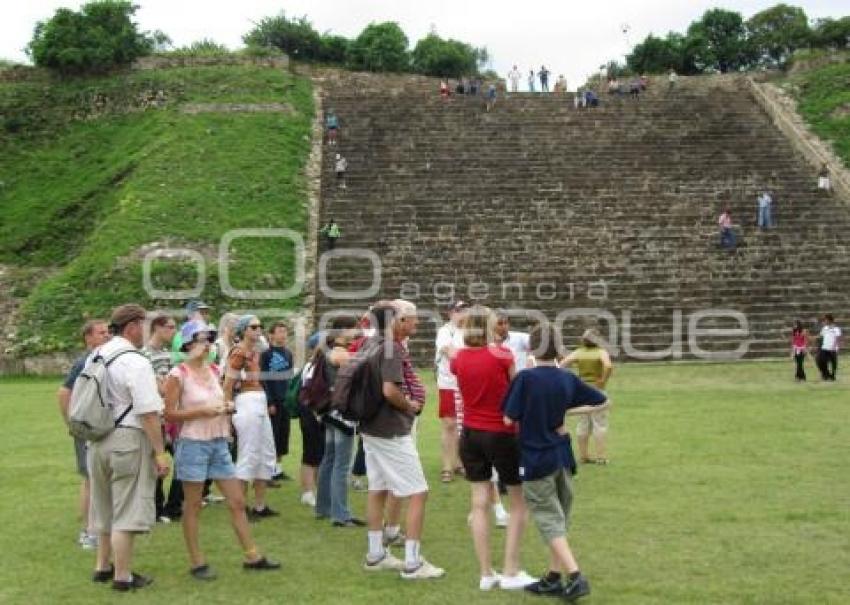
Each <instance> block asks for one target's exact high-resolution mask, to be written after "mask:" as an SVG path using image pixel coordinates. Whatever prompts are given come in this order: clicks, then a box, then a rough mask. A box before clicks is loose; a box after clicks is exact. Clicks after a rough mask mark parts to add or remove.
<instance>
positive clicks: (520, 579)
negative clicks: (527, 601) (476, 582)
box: [499, 571, 537, 590]
mask: <svg viewBox="0 0 850 605" xmlns="http://www.w3.org/2000/svg"><path fill="white" fill-rule="evenodd" d="M536 581H537V578H532V577H531V576H530V575H528V574H527V573H525V572H524V571H520V572H519V573H517V575H515V576H502V581H501V582H499V586H501V587H502V590H522V589H523V588H525V587H526V586H528V585H529V584H534V583H535V582H536Z"/></svg>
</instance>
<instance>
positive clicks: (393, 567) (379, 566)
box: [363, 551, 404, 571]
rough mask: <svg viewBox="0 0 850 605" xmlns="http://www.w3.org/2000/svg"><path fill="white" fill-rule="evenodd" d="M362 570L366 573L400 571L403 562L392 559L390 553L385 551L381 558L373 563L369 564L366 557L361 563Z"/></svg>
mask: <svg viewBox="0 0 850 605" xmlns="http://www.w3.org/2000/svg"><path fill="white" fill-rule="evenodd" d="M363 569H365V570H366V571H402V570H403V569H404V562H403V561H402V560H400V559H398V558H396V557H394V556H393V554H392V553H391V552H390V551H386V552H385V553H384V556H383V557H382V558H380V559H378V560H377V561H374V562H370V561H369V557H368V556H367V557H366V561H365V562H364V563H363Z"/></svg>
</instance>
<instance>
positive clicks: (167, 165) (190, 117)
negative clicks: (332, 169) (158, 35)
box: [0, 66, 313, 354]
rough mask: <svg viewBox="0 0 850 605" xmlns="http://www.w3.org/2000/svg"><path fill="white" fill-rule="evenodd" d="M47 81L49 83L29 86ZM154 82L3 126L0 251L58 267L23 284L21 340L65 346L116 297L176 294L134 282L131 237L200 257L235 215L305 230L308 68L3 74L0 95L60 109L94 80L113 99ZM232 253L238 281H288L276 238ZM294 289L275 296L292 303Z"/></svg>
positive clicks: (181, 267)
mask: <svg viewBox="0 0 850 605" xmlns="http://www.w3.org/2000/svg"><path fill="white" fill-rule="evenodd" d="M45 86H47V92H40V91H42V89H43V88H44V87H45ZM16 87H21V88H16ZM158 90H163V91H165V92H166V97H167V98H168V99H169V101H168V104H167V105H166V107H165V108H163V109H148V110H147V111H135V112H129V113H127V112H121V111H113V112H111V113H110V112H108V111H107V112H105V113H102V114H100V115H98V116H97V117H95V118H93V119H87V120H83V121H79V120H77V121H66V122H63V123H61V124H60V122H59V121H57V120H58V118H55V119H54V118H50V119H51V120H54V122H55V123H54V122H51V124H52V127H53V128H54V129H55V132H56V135H55V136H53V137H50V138H45V137H44V136H42V135H40V134H39V132H38V130H37V129H35V130H33V129H28V130H25V131H24V132H19V133H16V134H13V135H10V136H7V137H6V139H4V141H3V142H4V147H5V148H8V153H6V152H5V151H6V150H5V149H4V154H3V156H2V158H0V174H3V175H4V176H3V179H2V180H3V184H2V187H0V197H1V198H2V207H3V209H4V212H3V213H2V215H0V262H3V263H7V264H11V265H13V266H15V265H17V266H31V267H56V266H59V267H60V268H61V270H60V271H58V273H56V274H55V275H53V276H51V277H50V278H48V279H46V280H44V281H42V282H41V283H38V284H37V285H36V286H35V287H34V288H33V289H32V290H31V291H30V292H29V293H28V294H29V295H28V297H27V299H26V301H25V303H24V305H23V307H22V312H21V313H22V315H21V321H20V327H19V333H18V336H17V343H16V350H17V351H18V352H19V353H24V354H31V353H38V352H47V351H53V350H67V349H68V348H72V347H73V346H74V345H75V336H74V332H75V331H76V330H77V328H78V326H79V324H80V322H81V320H82V319H83V318H84V317H86V316H98V315H103V314H104V313H106V312H107V311H108V309H109V308H111V307H112V306H114V305H115V304H119V303H122V302H126V301H138V302H141V303H143V304H149V305H153V304H157V303H159V304H162V305H163V306H169V305H172V306H178V305H179V304H180V303H181V301H157V300H151V299H150V297H149V296H148V295H147V293H146V291H145V289H144V288H143V283H142V270H141V259H142V255H141V254H140V253H139V249H140V248H141V247H142V246H144V245H146V244H150V243H152V242H160V243H162V244H165V245H168V246H171V247H184V248H191V249H194V250H197V251H199V252H202V253H204V254H205V256H206V257H207V258H208V260H210V259H212V258H213V257H214V256H215V254H216V252H217V246H218V243H219V240H220V238H221V236H222V235H223V234H225V233H226V232H228V231H229V230H232V229H237V228H257V227H278V228H279V227H287V228H290V229H293V230H295V231H298V232H303V231H304V229H305V224H306V223H305V221H306V210H305V202H304V195H303V183H302V181H301V176H300V175H301V169H302V167H303V164H304V161H305V159H306V156H307V154H308V151H309V145H310V142H309V135H310V125H311V120H312V115H313V102H312V92H311V88H310V84H309V81H307V80H305V79H301V78H295V77H293V76H291V75H289V74H285V73H283V72H281V71H279V70H273V69H269V68H262V67H242V66H228V67H207V68H196V69H174V70H165V71H160V72H145V73H143V74H128V75H123V76H116V77H113V78H110V79H102V80H94V81H91V80H83V81H71V82H68V83H54V84H49V85H46V84H33V83H19V84H4V85H2V87H0V103H9V102H10V99H12V100H17V101H18V102H20V103H21V104H22V106H23V107H25V108H30V109H33V108H36V107H37V106H38V105H39V103H47V104H48V105H49V106H50V107H52V108H54V110H55V113H56V114H57V115H69V114H70V113H73V109H72V108H74V107H77V108H78V109H79V108H82V109H79V111H83V112H85V111H87V110H88V109H87V108H89V107H90V103H89V102H90V101H91V99H93V98H95V96H96V95H98V94H99V95H102V96H105V97H107V98H109V99H110V103H109V104H108V105H109V106H110V107H115V106H119V107H120V106H121V105H122V103H129V104H130V106H132V103H133V102H134V101H133V99H135V98H136V97H137V96H138V95H140V94H147V93H145V92H144V91H158ZM13 93H14V94H13ZM42 97H44V98H46V101H45V100H44V99H42ZM187 102H193V103H197V102H202V103H284V104H286V105H288V106H289V107H291V108H292V110H293V111H291V112H289V113H240V112H227V113H224V112H222V113H198V114H187V113H183V112H182V111H181V110H180V106H181V105H183V104H184V103H187ZM87 103H89V105H87ZM75 104H76V105H75ZM56 108H59V109H56ZM23 113H24V114H26V112H23ZM233 257H234V260H233V261H232V263H231V265H230V270H231V273H232V274H233V275H234V277H233V278H232V282H233V285H234V287H236V288H244V289H248V288H284V287H286V286H287V285H289V284H290V283H291V282H292V276H293V274H294V268H293V249H292V247H291V246H290V247H287V246H284V245H283V244H282V243H281V242H280V240H251V241H248V240H242V241H241V242H238V243H237V244H235V245H234V247H233ZM208 265H210V266H208V272H207V279H206V287H205V290H204V291H203V294H202V296H203V297H204V298H208V299H210V300H211V301H218V302H221V301H222V300H223V299H224V297H223V295H222V293H221V288H220V287H219V280H218V269H217V267H215V266H214V265H211V264H209V263H208ZM194 276H195V271H194V269H193V265H192V264H191V263H186V262H178V261H169V262H166V261H162V262H157V263H155V264H154V273H153V282H154V285H155V286H156V287H158V288H164V289H168V288H171V289H185V288H186V287H188V286H187V285H186V284H187V283H188V284H189V285H191V284H194V283H195V278H194ZM298 302H299V300H298V299H292V300H288V301H280V302H279V304H278V301H276V306H277V307H286V308H295V307H296V306H297V303H298ZM240 303H241V301H237V302H233V301H230V306H238V305H239V304H240ZM246 305H247V303H246Z"/></svg>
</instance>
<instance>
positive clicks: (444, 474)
mask: <svg viewBox="0 0 850 605" xmlns="http://www.w3.org/2000/svg"><path fill="white" fill-rule="evenodd" d="M453 480H454V474H452V472H451V471H440V481H442V482H443V483H451V482H452V481H453Z"/></svg>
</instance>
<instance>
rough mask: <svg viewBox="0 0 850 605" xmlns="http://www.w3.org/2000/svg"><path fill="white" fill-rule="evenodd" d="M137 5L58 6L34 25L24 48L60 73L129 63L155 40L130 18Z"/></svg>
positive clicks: (112, 0) (116, 1)
mask: <svg viewBox="0 0 850 605" xmlns="http://www.w3.org/2000/svg"><path fill="white" fill-rule="evenodd" d="M137 8H138V7H137V6H135V5H133V4H131V3H130V2H126V1H124V0H102V1H99V2H89V3H88V4H84V5H83V6H82V8H80V10H79V11H73V10H70V9H67V8H60V9H58V10H57V11H56V13H55V14H54V15H53V17H52V18H50V19H49V20H47V21H40V22H39V23H38V24H37V25H36V26H35V32H34V33H33V38H32V40H31V41H30V43H29V46H28V47H27V52H28V54H29V55H30V56H31V57H32V59H33V61H34V62H35V64H36V65H38V66H40V67H47V68H49V69H52V70H55V71H58V72H60V73H63V74H79V73H86V72H103V71H107V70H109V69H111V68H114V67H118V66H124V65H129V64H130V63H132V62H133V61H134V60H135V59H137V58H138V57H141V56H144V55H147V54H150V52H151V51H152V49H153V47H154V44H155V42H154V40H153V39H152V38H150V37H149V36H147V35H146V34H144V33H142V32H139V31H138V29H137V28H136V24H135V23H133V21H132V20H131V17H132V16H133V15H134V14H135V12H136V9H137Z"/></svg>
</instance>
